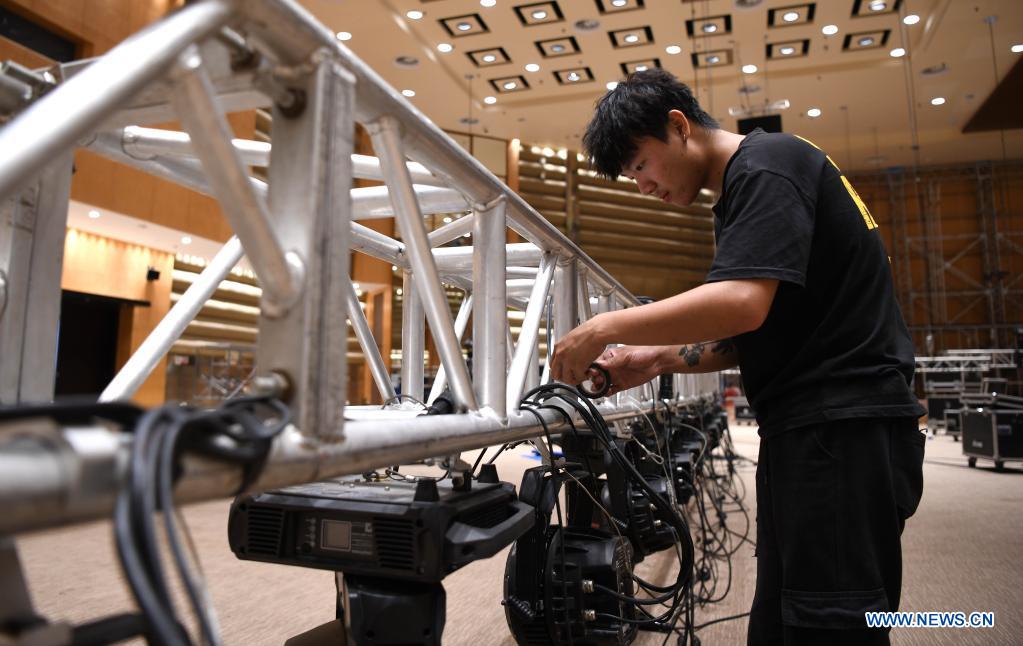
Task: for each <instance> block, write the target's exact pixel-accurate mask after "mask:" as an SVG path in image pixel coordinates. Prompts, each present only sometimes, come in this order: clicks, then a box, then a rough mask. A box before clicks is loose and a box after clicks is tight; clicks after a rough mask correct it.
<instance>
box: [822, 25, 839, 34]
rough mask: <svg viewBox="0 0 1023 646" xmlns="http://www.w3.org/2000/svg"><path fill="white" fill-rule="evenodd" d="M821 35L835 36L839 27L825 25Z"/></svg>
mask: <svg viewBox="0 0 1023 646" xmlns="http://www.w3.org/2000/svg"><path fill="white" fill-rule="evenodd" d="M821 33H822V34H824V35H825V36H834V35H835V34H837V33H838V25H824V26H823V27H822V28H821Z"/></svg>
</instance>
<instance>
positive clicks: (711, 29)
mask: <svg viewBox="0 0 1023 646" xmlns="http://www.w3.org/2000/svg"><path fill="white" fill-rule="evenodd" d="M702 29H703V32H704V33H706V34H713V33H714V32H715V31H717V30H718V26H717V25H715V24H714V23H712V22H708V23H707V24H706V25H704V26H703V27H702Z"/></svg>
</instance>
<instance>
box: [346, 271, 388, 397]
mask: <svg viewBox="0 0 1023 646" xmlns="http://www.w3.org/2000/svg"><path fill="white" fill-rule="evenodd" d="M344 282H345V287H346V289H345V300H346V301H347V307H348V320H349V321H351V323H352V329H353V330H355V338H356V339H357V340H358V341H359V346H360V347H361V348H362V354H363V356H364V357H366V363H368V364H369V371H370V372H371V373H372V374H373V381H374V382H376V385H377V391H379V392H380V396H381V397H383V398H384V401H390V400H392V399H394V398H395V396H396V395H395V392H394V384H392V383H391V375H390V373H389V372H388V371H387V365H386V364H385V363H384V358H383V357H382V356H380V348H378V347H377V343H376V339H375V338H374V337H373V331H372V330H370V329H369V321H367V320H366V313H365V312H363V311H362V306H361V305H360V304H359V295H358V294H357V293H356V292H355V285H354V284H353V283H352V281H351V280H346V281H344Z"/></svg>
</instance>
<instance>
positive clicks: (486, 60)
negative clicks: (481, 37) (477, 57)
mask: <svg viewBox="0 0 1023 646" xmlns="http://www.w3.org/2000/svg"><path fill="white" fill-rule="evenodd" d="M496 60H497V57H496V56H494V55H493V54H487V55H486V56H484V57H483V62H484V63H493V62H494V61H496Z"/></svg>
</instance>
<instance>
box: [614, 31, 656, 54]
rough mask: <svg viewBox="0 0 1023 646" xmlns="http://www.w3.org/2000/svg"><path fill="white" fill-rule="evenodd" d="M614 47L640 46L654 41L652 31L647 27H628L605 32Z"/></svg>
mask: <svg viewBox="0 0 1023 646" xmlns="http://www.w3.org/2000/svg"><path fill="white" fill-rule="evenodd" d="M607 35H608V36H609V37H610V38H611V45H613V46H614V48H615V49H622V48H624V47H640V46H642V45H649V44H650V43H652V42H654V32H653V30H652V29H650V28H649V27H630V28H628V29H616V30H614V31H609V32H607Z"/></svg>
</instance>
